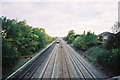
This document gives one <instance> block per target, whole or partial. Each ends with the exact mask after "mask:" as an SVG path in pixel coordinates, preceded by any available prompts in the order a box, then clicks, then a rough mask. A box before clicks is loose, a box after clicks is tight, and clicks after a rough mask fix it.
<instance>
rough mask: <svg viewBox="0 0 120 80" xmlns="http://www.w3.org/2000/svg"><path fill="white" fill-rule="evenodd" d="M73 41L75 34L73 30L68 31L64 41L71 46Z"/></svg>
mask: <svg viewBox="0 0 120 80" xmlns="http://www.w3.org/2000/svg"><path fill="white" fill-rule="evenodd" d="M74 39H75V32H74V30H70V31H69V32H68V35H67V37H66V38H65V40H66V41H67V43H68V44H71V43H72V42H73V41H74Z"/></svg>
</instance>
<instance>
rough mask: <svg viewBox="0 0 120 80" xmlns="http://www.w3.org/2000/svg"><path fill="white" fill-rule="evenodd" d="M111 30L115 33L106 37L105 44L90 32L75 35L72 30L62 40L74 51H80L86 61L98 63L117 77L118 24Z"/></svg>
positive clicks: (119, 69)
mask: <svg viewBox="0 0 120 80" xmlns="http://www.w3.org/2000/svg"><path fill="white" fill-rule="evenodd" d="M112 29H114V31H115V33H114V34H113V36H110V37H108V40H107V41H106V43H105V44H103V43H99V39H98V36H97V35H95V34H94V33H92V32H90V31H88V32H85V31H84V32H83V34H75V32H74V30H70V31H69V32H68V35H67V36H66V37H64V40H65V41H66V42H67V43H68V44H70V45H71V46H73V47H74V48H75V49H76V50H79V51H82V52H83V53H82V55H84V57H85V58H86V59H87V60H88V61H90V62H92V63H93V64H94V63H95V64H96V63H98V64H99V65H102V66H103V67H104V68H106V69H108V70H109V71H110V72H114V73H115V74H114V75H117V74H120V62H119V61H120V23H117V24H116V25H114V26H113V27H112Z"/></svg>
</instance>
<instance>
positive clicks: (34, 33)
mask: <svg viewBox="0 0 120 80" xmlns="http://www.w3.org/2000/svg"><path fill="white" fill-rule="evenodd" d="M0 20H1V22H2V31H1V34H2V71H3V73H4V72H5V71H6V70H8V66H9V67H12V66H14V64H16V63H17V61H18V60H19V59H20V58H21V57H24V56H27V55H31V54H34V53H35V52H36V51H39V50H40V49H42V48H44V47H45V46H46V45H47V44H48V43H50V42H52V40H53V38H52V37H51V36H49V35H48V34H46V32H45V29H43V28H33V27H32V26H29V25H28V24H27V23H26V21H25V20H24V21H18V20H15V19H7V18H6V17H4V16H2V17H0Z"/></svg>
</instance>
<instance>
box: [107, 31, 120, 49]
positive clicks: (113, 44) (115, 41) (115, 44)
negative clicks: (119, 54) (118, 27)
mask: <svg viewBox="0 0 120 80" xmlns="http://www.w3.org/2000/svg"><path fill="white" fill-rule="evenodd" d="M106 48H107V49H114V48H120V32H118V33H116V34H114V36H111V37H109V39H108V41H107V43H106Z"/></svg>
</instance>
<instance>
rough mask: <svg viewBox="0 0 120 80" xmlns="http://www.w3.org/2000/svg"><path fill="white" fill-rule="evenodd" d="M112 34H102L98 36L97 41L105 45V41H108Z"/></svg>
mask: <svg viewBox="0 0 120 80" xmlns="http://www.w3.org/2000/svg"><path fill="white" fill-rule="evenodd" d="M113 35H114V34H113V33H110V32H103V33H101V34H99V35H98V40H99V41H100V42H102V43H106V41H107V40H108V39H109V37H111V36H113Z"/></svg>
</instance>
